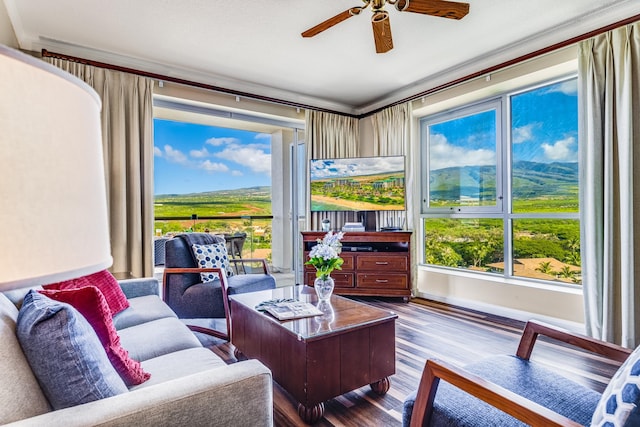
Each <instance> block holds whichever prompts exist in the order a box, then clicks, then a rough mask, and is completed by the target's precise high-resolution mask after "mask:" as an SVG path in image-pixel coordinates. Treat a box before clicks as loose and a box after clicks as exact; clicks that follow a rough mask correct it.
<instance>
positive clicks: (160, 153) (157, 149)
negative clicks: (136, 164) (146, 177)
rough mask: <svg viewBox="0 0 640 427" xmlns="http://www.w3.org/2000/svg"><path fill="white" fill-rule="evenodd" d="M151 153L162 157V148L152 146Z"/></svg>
mask: <svg viewBox="0 0 640 427" xmlns="http://www.w3.org/2000/svg"><path fill="white" fill-rule="evenodd" d="M153 155H154V156H156V157H162V150H161V149H160V148H158V147H153Z"/></svg>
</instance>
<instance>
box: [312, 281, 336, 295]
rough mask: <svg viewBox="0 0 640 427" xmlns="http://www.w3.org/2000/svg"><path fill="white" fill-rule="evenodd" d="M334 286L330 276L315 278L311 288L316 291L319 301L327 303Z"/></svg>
mask: <svg viewBox="0 0 640 427" xmlns="http://www.w3.org/2000/svg"><path fill="white" fill-rule="evenodd" d="M334 286H335V283H334V281H333V279H332V278H331V276H324V277H316V280H315V281H314V282H313V288H314V289H315V290H316V295H318V299H319V300H320V301H329V299H330V298H331V294H332V293H333V287H334Z"/></svg>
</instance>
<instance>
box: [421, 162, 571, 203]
mask: <svg viewBox="0 0 640 427" xmlns="http://www.w3.org/2000/svg"><path fill="white" fill-rule="evenodd" d="M429 183H430V191H431V197H432V199H436V200H460V199H461V198H465V197H466V198H473V199H475V198H479V199H488V200H495V186H496V168H495V166H462V167H450V168H443V169H438V170H435V171H432V172H431V176H430V180H429ZM512 185H513V194H514V196H517V197H541V196H555V197H558V196H569V195H574V196H575V194H576V193H577V189H578V163H568V162H566V163H565V162H553V163H538V162H528V161H520V162H516V163H514V165H513V175H512Z"/></svg>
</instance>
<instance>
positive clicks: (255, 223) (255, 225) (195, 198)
mask: <svg viewBox="0 0 640 427" xmlns="http://www.w3.org/2000/svg"><path fill="white" fill-rule="evenodd" d="M194 214H195V215H197V216H198V219H197V220H193V219H191V218H192V215H194ZM270 215H271V187H252V188H243V189H240V190H223V191H213V192H207V193H195V194H164V195H157V196H156V197H155V200H154V217H155V218H156V220H155V222H154V224H155V230H156V234H162V235H165V234H167V233H181V232H189V231H197V232H204V231H208V232H212V233H218V234H225V233H226V234H232V233H238V232H244V233H247V236H248V238H247V239H248V241H247V242H245V247H244V251H246V252H250V253H253V251H255V250H256V249H270V248H271V219H268V218H267V219H253V218H251V217H254V216H270ZM240 216H242V217H244V218H237V217H240ZM206 217H221V218H215V219H203V218H206ZM225 217H230V218H225ZM233 217H236V218H233ZM157 218H172V219H163V220H159V219H157ZM173 218H175V219H173ZM158 230H160V232H159V233H158ZM265 257H268V255H265Z"/></svg>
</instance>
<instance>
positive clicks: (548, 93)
mask: <svg viewBox="0 0 640 427" xmlns="http://www.w3.org/2000/svg"><path fill="white" fill-rule="evenodd" d="M577 96H578V95H577V80H576V79H571V80H567V81H564V82H560V83H556V84H553V85H549V86H545V87H542V88H538V89H535V90H531V91H528V92H523V93H520V94H517V95H514V96H512V97H511V121H512V123H511V138H512V147H513V151H512V153H513V161H514V162H516V161H522V160H526V161H533V162H541V163H551V162H577V161H578V129H577V126H578V101H577ZM495 114H496V113H495V112H494V111H486V112H482V113H478V114H474V115H472V116H468V117H464V118H460V119H457V120H450V121H448V122H443V123H438V124H435V125H432V126H430V151H429V155H430V162H431V168H432V169H433V170H436V169H441V168H446V167H453V166H465V165H495V164H496V150H495V134H496V133H495V129H494V128H493V126H489V125H488V123H492V122H493V119H494V118H495Z"/></svg>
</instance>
